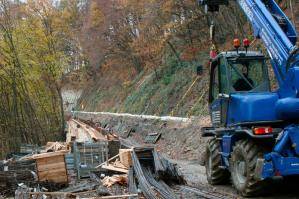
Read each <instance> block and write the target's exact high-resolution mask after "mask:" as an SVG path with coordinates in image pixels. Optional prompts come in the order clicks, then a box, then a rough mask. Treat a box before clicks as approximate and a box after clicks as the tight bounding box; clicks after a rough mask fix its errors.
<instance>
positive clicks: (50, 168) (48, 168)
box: [37, 162, 65, 172]
mask: <svg viewBox="0 0 299 199" xmlns="http://www.w3.org/2000/svg"><path fill="white" fill-rule="evenodd" d="M60 169H64V170H65V163H64V162H59V163H55V164H45V165H38V166H37V171H38V172H43V171H51V172H55V171H57V170H60Z"/></svg>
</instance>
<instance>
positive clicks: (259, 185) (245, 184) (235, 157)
mask: <svg viewBox="0 0 299 199" xmlns="http://www.w3.org/2000/svg"><path fill="white" fill-rule="evenodd" d="M264 152H265V149H264V148H262V147H261V146H260V145H257V144H255V143H254V142H252V141H250V140H247V139H245V140H240V141H238V142H237V143H236V145H235V146H234V149H233V152H232V154H231V158H230V171H231V176H232V182H233V184H234V186H235V188H236V189H237V191H238V192H239V193H240V194H241V195H242V196H245V197H251V196H258V195H261V194H263V193H264V192H265V190H266V189H265V187H266V186H267V184H268V183H267V181H264V180H263V181H261V180H257V179H255V177H254V176H255V167H256V163H257V159H258V158H262V157H263V154H264Z"/></svg>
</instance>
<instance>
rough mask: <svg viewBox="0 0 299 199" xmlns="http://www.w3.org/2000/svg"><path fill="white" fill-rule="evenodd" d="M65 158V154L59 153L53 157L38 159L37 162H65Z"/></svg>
mask: <svg viewBox="0 0 299 199" xmlns="http://www.w3.org/2000/svg"><path fill="white" fill-rule="evenodd" d="M63 159H64V155H58V156H53V157H47V158H41V159H37V160H36V162H38V164H51V163H55V162H63V161H64V160H63Z"/></svg>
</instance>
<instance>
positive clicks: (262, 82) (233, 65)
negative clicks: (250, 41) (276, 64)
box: [228, 59, 269, 92]
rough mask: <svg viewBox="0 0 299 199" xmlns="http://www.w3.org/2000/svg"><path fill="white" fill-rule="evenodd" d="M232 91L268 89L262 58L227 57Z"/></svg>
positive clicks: (265, 69) (265, 68)
mask: <svg viewBox="0 0 299 199" xmlns="http://www.w3.org/2000/svg"><path fill="white" fill-rule="evenodd" d="M228 63H229V70H230V74H231V85H232V88H233V90H234V91H237V92H241V91H266V90H267V91H268V90H269V81H268V80H269V78H268V73H267V67H266V65H265V63H264V60H263V59H232V60H230V59H228Z"/></svg>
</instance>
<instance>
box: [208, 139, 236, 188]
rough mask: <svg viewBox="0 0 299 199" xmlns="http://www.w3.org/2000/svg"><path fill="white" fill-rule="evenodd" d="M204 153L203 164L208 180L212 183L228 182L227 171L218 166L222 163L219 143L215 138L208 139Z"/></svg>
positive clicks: (228, 174)
mask: <svg viewBox="0 0 299 199" xmlns="http://www.w3.org/2000/svg"><path fill="white" fill-rule="evenodd" d="M205 155H206V159H205V166H206V174H207V180H208V182H209V183H210V184H212V185H219V184H226V183H227V182H229V181H230V173H229V171H228V170H227V169H223V168H221V167H220V166H221V165H222V164H221V155H220V143H219V141H218V140H217V139H216V138H213V139H211V140H209V141H208V144H207V148H206V154H205Z"/></svg>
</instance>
